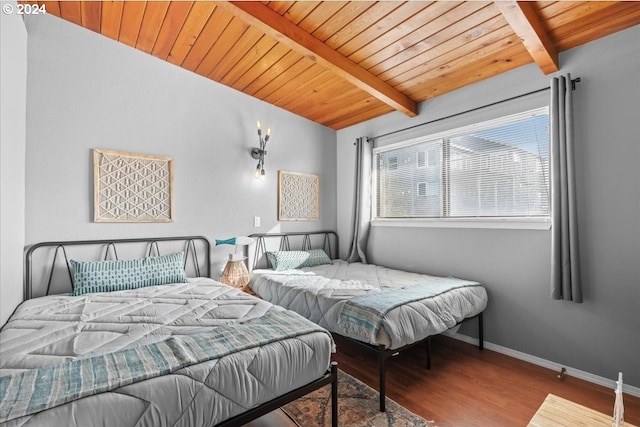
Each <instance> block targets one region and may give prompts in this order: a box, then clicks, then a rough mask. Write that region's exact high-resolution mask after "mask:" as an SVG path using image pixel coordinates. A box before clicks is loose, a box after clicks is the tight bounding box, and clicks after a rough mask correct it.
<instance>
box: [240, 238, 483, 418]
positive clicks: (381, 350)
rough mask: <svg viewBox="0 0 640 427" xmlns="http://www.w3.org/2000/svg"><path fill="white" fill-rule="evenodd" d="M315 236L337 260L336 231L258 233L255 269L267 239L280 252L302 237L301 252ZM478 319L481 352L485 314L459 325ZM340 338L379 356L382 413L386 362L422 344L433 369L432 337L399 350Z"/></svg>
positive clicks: (428, 362) (381, 410)
mask: <svg viewBox="0 0 640 427" xmlns="http://www.w3.org/2000/svg"><path fill="white" fill-rule="evenodd" d="M313 235H324V237H323V244H322V245H323V248H322V249H324V250H325V252H327V254H329V257H330V258H331V259H337V258H338V255H337V252H338V248H339V245H338V235H337V234H336V233H335V232H334V231H311V232H291V233H256V234H252V235H250V236H249V237H252V238H254V239H256V250H255V254H254V260H253V268H256V266H257V265H258V263H259V261H260V259H261V257H262V255H264V254H265V252H266V251H267V244H266V241H265V240H266V239H267V238H280V243H279V250H290V247H291V245H290V242H289V237H290V236H302V248H301V250H308V249H311V236H313ZM331 236H334V238H335V248H336V249H335V251H332V250H331ZM474 318H477V319H478V348H479V349H480V350H483V349H484V319H483V314H482V313H480V314H478V315H476V316H473V317H468V318H466V319H464V320H463V321H462V322H460V323H458V325H459V324H461V323H464V322H466V321H468V320H470V319H474ZM332 334H334V335H340V334H338V333H336V332H332ZM340 337H342V338H344V339H346V340H348V341H350V342H352V343H355V344H357V345H358V346H360V347H362V348H364V349H367V350H369V351H372V352H375V353H377V355H378V374H379V389H378V392H379V395H380V412H385V410H386V406H385V397H386V370H387V367H386V362H387V359H389V358H390V357H393V356H397V355H398V354H400V352H401V351H404V350H407V349H409V348H411V347H415V346H417V345H420V344H422V343H425V344H426V347H427V348H426V350H427V364H426V366H427V369H431V337H430V336H429V337H426V338H424V339H422V340H420V341H416V342H414V343H411V344H408V345H405V346H403V347H400V348H397V349H393V350H391V349H387V348H385V346H384V345H382V344H380V345H373V344H369V343H365V342H363V341H359V340H356V339H354V338H350V337H346V336H343V335H340Z"/></svg>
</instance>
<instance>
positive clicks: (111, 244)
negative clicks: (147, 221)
mask: <svg viewBox="0 0 640 427" xmlns="http://www.w3.org/2000/svg"><path fill="white" fill-rule="evenodd" d="M171 242H172V243H171ZM170 243H171V246H172V247H171V249H170V248H169V245H170ZM163 244H164V245H163ZM134 245H137V246H134ZM161 247H162V248H163V249H165V253H164V254H163V253H161V251H160V249H161ZM72 248H84V249H87V252H88V251H89V249H90V248H93V249H95V250H94V254H95V252H99V253H103V254H104V255H101V256H100V258H101V259H103V260H107V259H119V258H118V248H120V249H121V251H124V250H125V248H126V249H128V250H129V251H132V250H133V251H137V252H135V253H136V255H135V256H134V257H137V258H140V257H149V256H160V255H166V254H168V253H170V252H177V251H179V250H182V251H184V267H185V270H188V274H189V272H192V273H193V274H191V276H194V277H199V276H202V274H201V272H202V270H204V272H205V273H206V277H211V244H210V243H209V240H207V238H206V237H203V236H178V237H148V238H137V239H108V240H71V241H60V242H42V243H37V244H35V245H33V246H31V247H30V248H29V249H28V250H27V252H26V254H25V270H26V280H25V288H24V298H25V299H31V298H33V297H34V280H35V279H34V274H33V269H34V264H35V265H36V266H37V267H44V270H42V275H41V276H39V277H40V278H43V279H46V280H47V284H46V293H45V295H49V294H50V292H51V284H52V281H53V277H54V271H55V269H56V260H57V259H58V255H59V254H61V257H63V258H64V263H65V264H64V265H65V266H66V272H67V275H68V284H69V290H68V291H71V290H73V274H72V272H71V267H70V266H69V260H70V257H69V256H68V255H67V252H68V251H70V250H72ZM51 252H53V257H51V256H50V255H51ZM34 255H38V256H40V258H44V260H42V262H40V260H39V259H38V261H37V262H34ZM84 255H85V254H84V253H83V254H81V255H80V257H78V258H77V259H83V260H86V258H83V256H84ZM93 258H95V256H94V257H93ZM125 258H126V257H125ZM49 260H50V263H49Z"/></svg>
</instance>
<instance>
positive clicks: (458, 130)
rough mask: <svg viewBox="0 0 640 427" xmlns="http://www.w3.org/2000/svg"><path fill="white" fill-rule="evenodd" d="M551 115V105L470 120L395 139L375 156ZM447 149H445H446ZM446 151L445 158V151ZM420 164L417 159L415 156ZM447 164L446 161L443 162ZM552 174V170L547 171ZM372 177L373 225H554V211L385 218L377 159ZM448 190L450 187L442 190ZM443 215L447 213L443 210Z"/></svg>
mask: <svg viewBox="0 0 640 427" xmlns="http://www.w3.org/2000/svg"><path fill="white" fill-rule="evenodd" d="M544 114H546V115H549V106H548V105H542V106H536V107H533V108H529V109H527V110H525V111H520V112H518V113H515V114H506V115H502V116H500V117H497V118H493V119H488V120H481V121H477V122H475V123H471V124H468V125H464V126H458V127H452V128H450V129H447V130H443V131H440V132H435V133H432V134H428V135H422V136H418V137H414V138H410V139H407V140H404V141H399V142H395V143H392V144H388V145H384V146H382V147H376V148H374V150H373V155H374V158H375V157H376V155H377V154H379V153H381V152H388V151H392V150H397V149H402V148H406V147H409V146H411V145H416V144H420V143H424V142H428V141H434V140H438V139H446V138H451V137H454V136H455V135H459V134H464V133H468V132H474V131H477V130H479V129H486V128H487V127H488V126H500V125H503V124H508V123H512V122H513V121H516V120H518V119H523V118H527V117H533V116H536V115H544ZM443 152H444V150H443ZM443 154H445V157H446V153H443ZM549 155H551V147H549ZM428 158H429V154H428V153H427V152H426V150H425V163H426V165H425V167H426V166H428V164H429V161H428ZM416 165H417V158H416ZM443 167H444V164H443ZM451 167H452V164H451V163H450V162H448V164H447V168H451ZM548 173H550V170H549V171H548ZM371 177H372V178H371V179H372V191H371V202H372V203H371V210H372V212H371V218H372V219H371V225H372V226H385V227H434V228H498V229H528V230H548V229H550V228H551V212H549V215H548V216H528V217H473V218H460V217H447V216H445V217H414V218H385V217H377V216H376V215H377V212H376V209H377V208H376V206H377V192H378V189H377V188H376V183H377V181H378V180H377V167H376V165H375V162H373V164H372V171H371ZM548 179H549V191H550V187H551V177H549V178H548ZM443 191H447V189H446V188H445V189H443ZM443 214H445V215H446V214H447V213H446V212H444V213H443Z"/></svg>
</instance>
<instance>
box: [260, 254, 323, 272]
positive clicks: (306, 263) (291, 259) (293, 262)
mask: <svg viewBox="0 0 640 427" xmlns="http://www.w3.org/2000/svg"><path fill="white" fill-rule="evenodd" d="M267 260H268V261H269V264H271V267H272V268H273V269H274V270H293V269H296V268H303V267H315V266H318V265H323V264H331V259H330V258H329V255H327V253H326V252H325V251H324V250H322V249H310V250H308V251H273V252H267Z"/></svg>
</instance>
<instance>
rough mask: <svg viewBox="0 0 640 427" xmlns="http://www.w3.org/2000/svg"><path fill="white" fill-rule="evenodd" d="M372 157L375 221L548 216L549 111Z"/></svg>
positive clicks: (380, 151)
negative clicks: (378, 219) (380, 219)
mask: <svg viewBox="0 0 640 427" xmlns="http://www.w3.org/2000/svg"><path fill="white" fill-rule="evenodd" d="M374 155H375V163H374V165H377V166H376V167H375V170H374V175H375V179H374V183H375V190H374V192H373V194H374V198H375V200H374V202H375V203H374V206H375V210H376V211H375V217H376V218H523V217H536V218H540V217H542V218H548V217H549V211H550V209H549V113H548V108H541V109H537V110H533V111H528V112H525V113H521V114H517V115H513V116H508V117H503V118H500V119H497V120H492V121H489V122H483V123H478V124H475V125H472V126H467V127H464V128H460V129H454V130H451V131H448V132H443V133H440V134H438V135H432V136H426V137H421V138H417V139H414V140H411V141H407V142H403V143H399V144H394V145H391V146H386V147H381V148H376V149H375V150H374ZM413 159H415V163H414V160H413Z"/></svg>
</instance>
